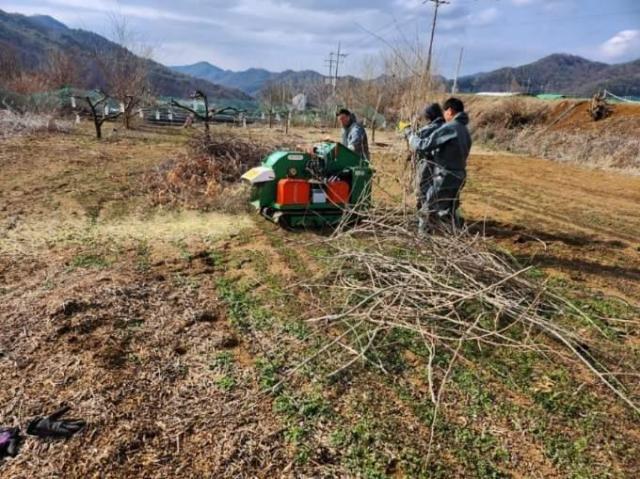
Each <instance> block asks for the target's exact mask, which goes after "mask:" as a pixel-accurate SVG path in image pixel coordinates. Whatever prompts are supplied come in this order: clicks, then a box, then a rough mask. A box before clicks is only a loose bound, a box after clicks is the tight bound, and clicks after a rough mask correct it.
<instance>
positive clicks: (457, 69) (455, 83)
mask: <svg viewBox="0 0 640 479" xmlns="http://www.w3.org/2000/svg"><path fill="white" fill-rule="evenodd" d="M463 56H464V47H462V48H461V49H460V58H458V67H457V68H456V77H455V79H454V80H453V87H452V88H451V94H452V95H455V94H456V93H458V77H459V76H460V69H461V68H462V58H463Z"/></svg>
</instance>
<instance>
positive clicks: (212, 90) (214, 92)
mask: <svg viewBox="0 0 640 479" xmlns="http://www.w3.org/2000/svg"><path fill="white" fill-rule="evenodd" d="M3 48H10V49H12V50H13V51H15V52H16V54H17V56H18V57H19V59H20V61H21V63H22V65H23V66H24V67H25V68H28V69H38V68H40V67H42V66H43V65H44V64H46V62H47V58H48V55H49V53H50V52H51V51H55V50H58V51H62V52H63V53H65V54H67V55H70V56H71V57H73V58H74V60H75V63H76V65H78V67H79V69H80V70H81V74H82V78H83V79H82V82H81V83H82V84H81V85H74V86H78V87H80V88H87V89H93V88H98V87H103V86H104V85H103V83H104V82H103V81H102V80H101V78H100V74H99V71H98V69H97V68H96V64H95V60H94V56H95V52H96V51H99V52H108V51H112V50H114V49H122V47H121V46H120V45H117V44H116V43H114V42H111V41H110V40H107V39H106V38H104V37H102V36H100V35H98V34H96V33H93V32H88V31H85V30H80V29H71V28H68V27H67V26H66V25H64V24H63V23H61V22H59V21H58V20H56V19H54V18H52V17H49V16H45V15H34V16H25V15H20V14H11V13H7V12H5V11H3V10H0V49H3ZM147 62H148V68H149V82H150V84H151V88H152V90H153V93H154V94H156V95H159V96H171V97H186V96H187V95H189V94H190V93H192V92H193V91H194V90H195V89H199V90H202V91H204V92H205V93H206V94H207V95H209V96H210V97H211V98H212V99H217V100H233V101H240V102H251V101H253V99H252V98H251V97H250V96H249V95H247V94H246V93H244V92H242V91H240V90H238V89H235V88H229V87H224V86H221V85H217V84H214V83H211V82H209V81H207V80H203V79H201V78H195V77H191V76H188V75H185V74H182V73H178V72H176V71H174V70H171V69H170V68H168V67H166V66H164V65H161V64H160V63H157V62H155V61H152V60H148V61H147Z"/></svg>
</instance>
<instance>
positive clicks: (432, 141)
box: [409, 98, 472, 226]
mask: <svg viewBox="0 0 640 479" xmlns="http://www.w3.org/2000/svg"><path fill="white" fill-rule="evenodd" d="M443 110H444V118H445V120H446V121H447V123H446V124H444V125H443V126H442V127H440V128H439V129H438V130H436V131H435V132H434V133H433V134H432V135H431V136H430V137H429V138H426V139H422V138H419V137H418V136H417V135H411V136H410V138H409V143H410V145H411V146H412V148H414V149H415V150H416V151H418V152H420V154H424V155H427V154H433V162H434V168H433V179H432V182H431V187H430V188H429V189H428V192H427V194H426V196H425V198H424V203H423V205H422V210H421V214H422V216H423V217H426V218H428V219H429V220H433V219H435V220H438V221H445V222H451V223H452V224H453V225H454V226H460V225H461V224H462V219H461V218H460V216H459V215H458V214H457V212H458V209H459V207H460V192H461V191H462V188H463V187H464V183H465V181H466V178H467V159H468V158H469V152H470V151H471V144H472V141H471V135H470V133H469V129H468V128H467V125H468V124H469V117H468V115H467V114H466V113H465V111H464V104H463V103H462V101H460V100H459V99H457V98H449V99H448V100H447V101H446V102H445V103H444V105H443Z"/></svg>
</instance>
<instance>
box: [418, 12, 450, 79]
mask: <svg viewBox="0 0 640 479" xmlns="http://www.w3.org/2000/svg"><path fill="white" fill-rule="evenodd" d="M427 2H432V3H434V4H435V10H434V12H433V25H432V26H431V40H430V41H429V53H428V55H427V76H430V75H431V58H432V56H433V39H434V37H435V35H436V23H437V22H438V9H439V8H440V6H441V5H447V4H449V3H451V2H449V1H448V0H424V3H427Z"/></svg>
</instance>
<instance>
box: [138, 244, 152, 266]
mask: <svg viewBox="0 0 640 479" xmlns="http://www.w3.org/2000/svg"><path fill="white" fill-rule="evenodd" d="M136 269H137V270H138V271H140V272H143V273H144V272H147V271H149V270H150V269H151V246H150V245H149V242H148V241H146V240H140V241H138V242H137V244H136Z"/></svg>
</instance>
